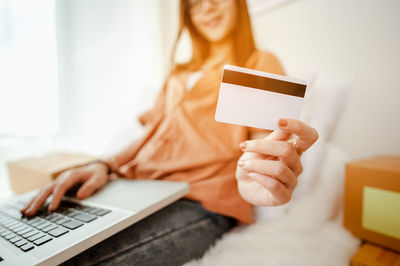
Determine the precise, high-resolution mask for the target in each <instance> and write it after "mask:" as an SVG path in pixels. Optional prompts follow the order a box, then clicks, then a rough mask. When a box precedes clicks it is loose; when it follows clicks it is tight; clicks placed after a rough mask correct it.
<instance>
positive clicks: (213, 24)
mask: <svg viewBox="0 0 400 266" xmlns="http://www.w3.org/2000/svg"><path fill="white" fill-rule="evenodd" d="M221 20H222V17H221V16H218V17H215V18H213V19H211V20H209V21H206V23H205V25H206V26H207V27H211V28H214V27H217V26H218V25H219V24H220V22H221Z"/></svg>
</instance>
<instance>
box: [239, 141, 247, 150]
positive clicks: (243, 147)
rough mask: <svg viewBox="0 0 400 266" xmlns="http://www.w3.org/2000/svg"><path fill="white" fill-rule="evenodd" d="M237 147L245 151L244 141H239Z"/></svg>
mask: <svg viewBox="0 0 400 266" xmlns="http://www.w3.org/2000/svg"><path fill="white" fill-rule="evenodd" d="M239 147H240V149H241V150H242V151H245V150H246V141H244V142H242V143H240V144H239Z"/></svg>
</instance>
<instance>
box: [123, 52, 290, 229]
mask: <svg viewBox="0 0 400 266" xmlns="http://www.w3.org/2000/svg"><path fill="white" fill-rule="evenodd" d="M246 67H248V68H253V69H257V70H261V71H267V72H272V73H276V74H282V73H283V70H282V68H281V65H280V64H279V62H278V60H277V59H276V57H275V56H274V55H273V54H271V53H266V52H260V51H256V52H254V53H253V55H252V56H251V57H250V59H249V60H248V62H247V64H246ZM222 70H223V66H222V65H219V66H218V67H215V68H213V69H209V70H207V71H205V73H204V75H203V77H202V78H201V79H200V80H199V81H198V82H197V83H196V84H195V85H194V87H193V88H192V89H191V90H186V89H185V79H183V78H182V77H181V76H180V75H171V76H170V77H169V78H168V79H167V80H166V82H165V84H164V87H163V89H162V90H161V92H160V93H159V96H158V98H157V100H156V102H155V105H154V107H153V108H152V109H151V110H149V111H148V112H146V113H144V114H143V115H142V116H140V118H139V120H140V122H141V123H142V124H143V125H145V126H146V127H147V131H146V134H145V135H144V136H143V138H142V139H140V140H139V141H137V142H136V145H135V147H134V149H135V150H134V152H133V153H132V159H131V160H130V161H129V162H127V163H126V164H124V165H122V166H120V168H119V173H120V174H122V175H124V176H126V177H128V178H137V179H159V180H169V181H185V182H188V183H189V184H190V192H189V194H188V195H187V196H186V198H188V199H191V200H195V201H198V202H200V203H201V204H202V205H203V206H204V208H206V209H207V210H210V211H213V212H216V213H220V214H223V215H227V216H230V217H234V218H236V219H238V220H239V221H241V222H244V223H252V221H253V213H252V206H251V205H250V204H249V203H247V202H246V201H244V200H243V199H242V197H241V196H240V195H239V192H238V188H237V182H236V179H235V172H236V163H237V160H238V159H239V157H240V156H241V154H242V152H241V150H240V149H239V144H240V143H241V142H242V141H244V140H246V139H248V138H249V134H250V133H252V131H256V130H257V129H251V128H248V127H244V126H236V125H229V124H224V123H219V122H216V121H215V119H214V115H215V109H216V104H217V99H218V92H219V86H220V82H221V76H222Z"/></svg>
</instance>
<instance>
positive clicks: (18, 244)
mask: <svg viewBox="0 0 400 266" xmlns="http://www.w3.org/2000/svg"><path fill="white" fill-rule="evenodd" d="M26 243H28V241H26V240H25V239H21V240H20V241H17V242H15V243H14V245H15V246H17V247H21V246H23V245H25V244H26Z"/></svg>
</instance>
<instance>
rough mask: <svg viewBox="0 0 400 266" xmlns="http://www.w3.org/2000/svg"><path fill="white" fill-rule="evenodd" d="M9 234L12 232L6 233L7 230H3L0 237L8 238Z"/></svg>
mask: <svg viewBox="0 0 400 266" xmlns="http://www.w3.org/2000/svg"><path fill="white" fill-rule="evenodd" d="M9 234H12V232H11V231H8V230H5V231H4V232H2V233H1V234H0V235H1V236H2V237H6V236H8V235H9Z"/></svg>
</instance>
